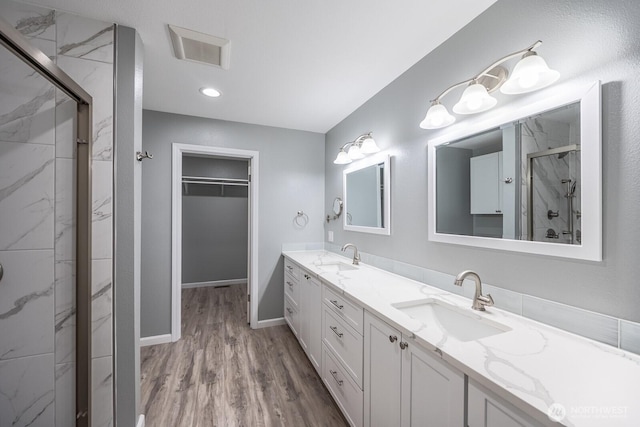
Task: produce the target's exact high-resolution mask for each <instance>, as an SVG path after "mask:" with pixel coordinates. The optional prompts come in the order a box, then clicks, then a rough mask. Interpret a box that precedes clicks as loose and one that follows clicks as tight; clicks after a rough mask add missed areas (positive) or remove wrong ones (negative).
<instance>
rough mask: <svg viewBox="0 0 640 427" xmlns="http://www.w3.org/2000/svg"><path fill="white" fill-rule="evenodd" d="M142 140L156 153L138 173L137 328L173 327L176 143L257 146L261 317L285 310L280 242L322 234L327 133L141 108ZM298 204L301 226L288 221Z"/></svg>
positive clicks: (146, 331)
mask: <svg viewBox="0 0 640 427" xmlns="http://www.w3.org/2000/svg"><path fill="white" fill-rule="evenodd" d="M142 139H143V141H142V147H143V150H148V151H150V152H151V153H152V154H153V155H154V158H153V160H150V161H148V162H146V163H145V165H144V168H143V175H142V216H143V218H144V221H143V224H142V260H141V261H142V265H141V277H142V280H141V326H140V327H141V335H142V336H143V337H148V336H154V335H160V334H168V333H170V330H171V314H170V310H171V144H172V143H174V142H177V143H185V144H198V145H209V146H216V147H231V148H238V149H247V150H257V151H259V152H260V176H259V187H260V188H259V192H260V194H259V198H260V199H259V202H258V215H259V221H258V222H259V231H258V238H259V246H260V247H259V253H258V270H259V274H258V286H259V294H258V295H257V297H258V298H259V304H258V319H259V320H266V319H272V318H280V317H282V314H283V299H284V295H283V285H282V284H283V268H284V267H283V261H282V257H281V255H280V254H281V250H282V249H281V245H282V244H283V243H303V242H317V241H321V240H322V233H323V223H324V215H326V213H325V209H324V204H323V195H324V135H322V134H317V133H312V132H302V131H296V130H288V129H280V128H272V127H266V126H258V125H248V124H243V123H236V122H226V121H221V120H211V119H203V118H197V117H190V116H182V115H176V114H169V113H161V112H157V111H148V110H145V111H144V113H143V136H142ZM299 210H304V212H305V213H306V214H307V215H308V216H309V223H308V225H307V226H306V227H305V228H302V229H299V228H296V227H295V226H294V223H293V219H294V217H295V216H296V212H297V211H299ZM327 212H328V211H327Z"/></svg>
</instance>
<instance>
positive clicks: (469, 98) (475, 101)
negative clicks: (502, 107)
mask: <svg viewBox="0 0 640 427" xmlns="http://www.w3.org/2000/svg"><path fill="white" fill-rule="evenodd" d="M497 103H498V100H497V99H495V98H494V97H493V96H491V95H489V93H488V92H487V88H485V87H484V86H482V85H481V84H480V83H474V84H472V85H469V86H468V87H467V88H466V89H465V90H464V92H462V97H461V98H460V101H458V103H457V104H456V105H454V106H453V112H454V113H456V114H475V113H481V112H483V111H487V110H489V109H491V108H493V107H495V105H496V104H497Z"/></svg>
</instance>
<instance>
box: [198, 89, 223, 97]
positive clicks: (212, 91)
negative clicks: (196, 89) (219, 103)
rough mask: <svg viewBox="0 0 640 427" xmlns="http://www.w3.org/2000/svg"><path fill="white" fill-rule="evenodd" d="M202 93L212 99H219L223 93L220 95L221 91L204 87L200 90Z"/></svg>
mask: <svg viewBox="0 0 640 427" xmlns="http://www.w3.org/2000/svg"><path fill="white" fill-rule="evenodd" d="M200 93H201V94H203V95H204V96H209V97H211V98H217V97H219V96H220V95H222V93H220V91H219V90H217V89H214V88H212V87H203V88H200Z"/></svg>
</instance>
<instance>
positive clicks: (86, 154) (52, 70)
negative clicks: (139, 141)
mask: <svg viewBox="0 0 640 427" xmlns="http://www.w3.org/2000/svg"><path fill="white" fill-rule="evenodd" d="M0 44H2V45H3V46H4V47H6V48H7V49H8V50H9V51H11V52H13V53H14V54H15V55H16V56H17V57H18V58H20V59H21V60H22V61H24V62H25V63H26V64H28V65H29V66H30V67H31V68H33V69H34V70H36V71H37V72H38V73H39V74H40V75H41V76H43V77H44V78H46V79H47V80H49V81H50V82H51V83H52V84H53V85H54V86H55V87H56V88H58V89H60V90H61V91H63V92H64V93H65V94H66V95H67V96H69V97H70V98H71V99H73V100H74V101H75V102H76V108H77V116H76V207H75V208H76V263H75V264H76V271H75V273H76V427H89V426H91V219H92V206H91V205H92V203H91V200H92V199H91V147H92V145H93V144H92V114H93V99H92V97H91V95H89V94H88V93H87V92H86V91H85V90H84V89H83V88H82V87H81V86H80V85H78V84H77V83H76V82H75V81H74V80H73V79H72V78H71V77H69V75H67V74H66V73H65V72H64V71H62V69H61V68H59V67H58V66H57V65H56V64H54V63H53V61H51V59H49V57H48V56H47V55H45V54H44V53H43V52H42V51H41V50H39V49H36V48H34V47H33V46H31V44H30V43H29V41H28V40H27V39H26V38H24V36H23V35H22V34H21V33H20V32H19V31H18V30H16V29H15V28H13V26H12V25H11V24H9V23H7V22H6V21H4V20H3V19H2V18H0Z"/></svg>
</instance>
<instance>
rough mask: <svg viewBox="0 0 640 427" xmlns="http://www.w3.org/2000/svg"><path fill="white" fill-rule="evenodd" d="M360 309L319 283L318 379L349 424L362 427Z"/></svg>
mask: <svg viewBox="0 0 640 427" xmlns="http://www.w3.org/2000/svg"><path fill="white" fill-rule="evenodd" d="M363 318H364V310H363V308H362V307H360V306H359V305H358V304H356V303H354V302H353V301H351V300H349V299H347V298H345V297H344V296H343V295H341V294H340V293H339V292H337V291H334V290H333V289H332V288H330V287H329V286H327V285H325V284H323V285H322V347H323V353H322V354H323V355H322V357H323V360H322V363H323V368H322V381H323V382H324V383H325V385H326V386H327V388H328V389H329V392H330V393H331V395H332V396H333V398H334V399H335V401H336V403H337V404H338V406H339V407H340V409H341V410H342V413H343V414H344V416H345V418H346V419H347V421H349V424H351V425H352V426H356V427H359V426H362V415H363V413H362V405H363V403H362V399H363V392H362V385H363V377H362V360H363V336H362V332H363Z"/></svg>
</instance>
